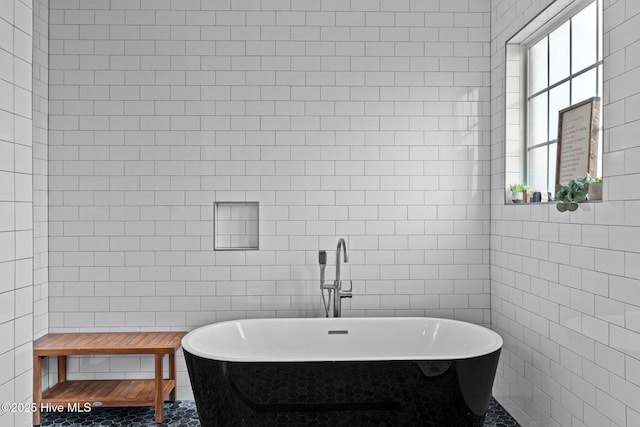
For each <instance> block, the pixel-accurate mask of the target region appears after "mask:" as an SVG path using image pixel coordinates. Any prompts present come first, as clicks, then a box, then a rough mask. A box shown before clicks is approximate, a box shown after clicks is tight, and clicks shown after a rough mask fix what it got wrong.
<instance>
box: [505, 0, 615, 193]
mask: <svg viewBox="0 0 640 427" xmlns="http://www.w3.org/2000/svg"><path fill="white" fill-rule="evenodd" d="M602 1H603V0H574V1H571V0H558V1H556V2H555V3H554V4H553V6H551V7H549V8H547V9H546V10H544V11H543V12H542V13H541V14H540V15H539V16H537V17H536V18H535V19H534V20H532V21H531V22H530V23H529V24H527V26H525V28H523V29H522V30H521V31H520V32H519V33H518V34H516V35H515V36H514V37H513V38H512V39H511V40H509V41H508V42H507V44H506V88H505V89H506V91H505V101H506V116H505V128H506V150H505V157H506V164H505V172H506V174H505V179H506V185H507V187H508V185H509V184H510V183H513V182H526V183H527V184H528V186H529V188H531V189H535V190H538V191H541V192H543V193H546V192H550V193H551V194H552V195H553V194H554V193H555V179H556V177H555V175H556V152H557V150H556V148H557V138H558V112H559V111H560V110H562V109H564V108H566V107H569V106H571V105H573V104H576V103H578V102H581V101H584V100H585V99H588V98H591V97H594V96H599V97H602V87H603V83H602V82H603V74H602ZM601 117H602V115H601ZM601 120H602V119H601ZM600 128H602V123H601V124H600ZM600 139H602V133H601V134H600ZM598 146H599V150H602V141H600V143H599V144H598ZM601 168H602V151H600V153H599V156H598V176H602V172H601Z"/></svg>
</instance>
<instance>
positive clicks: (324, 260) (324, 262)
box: [318, 251, 327, 287]
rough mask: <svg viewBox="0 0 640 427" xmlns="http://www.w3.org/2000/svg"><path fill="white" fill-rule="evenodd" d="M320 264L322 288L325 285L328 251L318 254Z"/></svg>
mask: <svg viewBox="0 0 640 427" xmlns="http://www.w3.org/2000/svg"><path fill="white" fill-rule="evenodd" d="M318 263H320V287H322V285H323V284H324V270H325V268H327V251H320V252H318Z"/></svg>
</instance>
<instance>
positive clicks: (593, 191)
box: [589, 178, 602, 200]
mask: <svg viewBox="0 0 640 427" xmlns="http://www.w3.org/2000/svg"><path fill="white" fill-rule="evenodd" d="M589 200H602V179H601V178H593V182H592V183H591V184H589Z"/></svg>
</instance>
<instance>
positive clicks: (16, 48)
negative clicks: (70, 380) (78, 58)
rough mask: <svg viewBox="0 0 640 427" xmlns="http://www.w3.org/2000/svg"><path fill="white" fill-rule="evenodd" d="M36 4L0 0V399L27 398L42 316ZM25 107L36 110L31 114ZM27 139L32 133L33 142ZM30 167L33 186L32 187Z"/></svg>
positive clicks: (3, 418)
mask: <svg viewBox="0 0 640 427" xmlns="http://www.w3.org/2000/svg"><path fill="white" fill-rule="evenodd" d="M39 3H40V2H38V1H36V2H34V4H33V6H32V2H31V1H2V2H0V277H1V278H2V280H1V283H0V307H2V310H1V311H2V313H1V314H0V336H1V337H2V340H1V341H2V344H0V400H2V401H3V402H16V403H27V402H31V401H32V384H33V381H32V366H31V360H32V355H31V353H32V342H33V337H34V332H39V331H40V330H41V328H42V327H44V328H46V324H44V325H43V324H41V323H40V322H42V321H43V317H46V290H44V289H46V287H47V285H46V258H47V255H46V250H47V248H46V245H44V246H43V245H42V241H41V240H39V238H40V237H42V236H43V235H46V221H47V219H46V216H44V217H43V216H42V215H41V212H37V213H33V207H34V206H38V207H42V206H45V205H46V198H45V199H44V201H43V199H42V197H41V196H42V193H40V190H43V187H42V184H43V181H42V174H46V157H45V159H44V163H38V164H37V165H34V164H32V161H31V159H32V155H33V154H34V153H35V152H36V151H37V152H38V155H41V154H42V147H43V144H44V145H46V108H47V106H46V101H45V102H41V101H42V99H43V98H42V95H43V94H44V95H45V96H46V93H47V90H46V71H45V73H44V77H43V78H44V83H45V86H42V85H41V84H40V83H41V80H40V78H41V77H40V76H41V75H40V74H38V77H37V78H35V75H34V80H33V81H32V67H33V62H34V60H33V58H32V37H33V35H34V34H40V31H41V30H42V29H43V23H42V21H39V22H37V23H36V26H37V29H34V25H33V22H32V17H33V15H34V12H33V11H32V7H36V8H37V7H38V4H39ZM41 12H42V10H41V9H40V10H38V11H37V12H36V13H37V14H38V16H41V15H40V13H41ZM43 40H44V38H43V39H42V40H39V41H38V44H37V47H36V49H38V54H37V55H35V56H36V59H35V61H37V62H38V64H40V63H41V61H42V60H43V56H42V55H40V53H41V52H42V50H41V46H42V45H41V44H40V43H39V42H40V41H43ZM45 52H46V47H45ZM39 71H40V70H39ZM32 94H33V100H35V103H34V102H33V100H32ZM35 104H37V106H36V105H35ZM32 106H33V107H32ZM32 108H33V110H34V111H33V113H35V115H37V116H38V117H37V118H36V119H33V120H32V117H33V115H32ZM42 113H44V115H42ZM32 126H34V128H33V129H32ZM36 127H37V129H36ZM35 133H37V137H35V135H34V134H35ZM32 135H33V136H34V138H32ZM32 139H35V140H37V142H36V144H32ZM36 146H37V147H36ZM44 151H45V152H46V149H45V150H44ZM34 172H35V173H36V174H37V178H36V179H35V180H36V181H37V188H38V190H37V191H34V190H33V189H32V183H34V176H33V174H34ZM44 182H45V183H46V178H44ZM33 188H35V187H33ZM44 190H45V191H46V187H45V188H44ZM34 196H35V199H37V201H35V202H34ZM45 210H46V208H45ZM34 239H36V240H34ZM34 246H35V247H37V249H35V247H34ZM36 251H37V253H38V257H37V260H35V259H34V252H36ZM43 259H44V264H43ZM36 263H37V266H36ZM43 269H44V270H43ZM43 271H44V273H45V274H43ZM34 273H35V275H37V277H38V279H37V280H38V286H37V287H34ZM42 292H44V295H43V294H42ZM43 298H44V300H43ZM34 307H35V308H34ZM36 319H37V320H36ZM35 322H38V325H36V324H35ZM30 422H31V414H28V413H11V412H8V411H3V412H1V413H0V424H1V425H28V424H29V423H30Z"/></svg>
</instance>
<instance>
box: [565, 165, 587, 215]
mask: <svg viewBox="0 0 640 427" xmlns="http://www.w3.org/2000/svg"><path fill="white" fill-rule="evenodd" d="M592 181H593V178H591V175H588V174H587V176H584V177H578V178H575V179H572V180H571V181H569V183H568V184H567V185H560V184H558V185H557V186H556V200H558V203H557V204H556V209H558V211H560V212H564V211H575V210H576V209H578V203H582V202H584V201H585V200H587V195H588V193H589V185H590V184H591V182H592Z"/></svg>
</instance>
